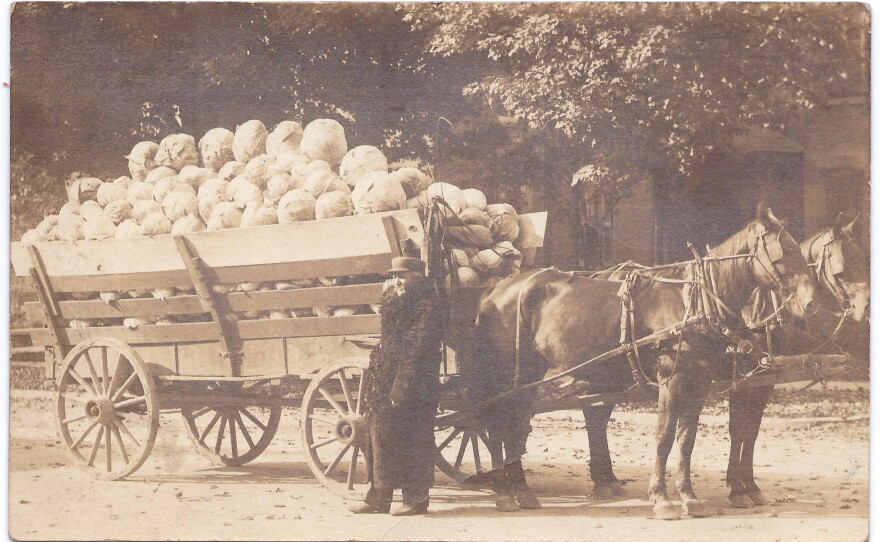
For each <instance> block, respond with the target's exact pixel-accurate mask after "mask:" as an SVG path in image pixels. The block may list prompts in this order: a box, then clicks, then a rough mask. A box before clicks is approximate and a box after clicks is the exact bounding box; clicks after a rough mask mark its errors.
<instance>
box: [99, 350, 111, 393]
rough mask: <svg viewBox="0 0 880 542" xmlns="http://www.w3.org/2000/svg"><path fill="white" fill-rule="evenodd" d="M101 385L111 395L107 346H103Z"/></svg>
mask: <svg viewBox="0 0 880 542" xmlns="http://www.w3.org/2000/svg"><path fill="white" fill-rule="evenodd" d="M101 387H102V388H104V393H105V394H107V395H110V370H109V369H108V367H107V347H106V346H102V347H101Z"/></svg>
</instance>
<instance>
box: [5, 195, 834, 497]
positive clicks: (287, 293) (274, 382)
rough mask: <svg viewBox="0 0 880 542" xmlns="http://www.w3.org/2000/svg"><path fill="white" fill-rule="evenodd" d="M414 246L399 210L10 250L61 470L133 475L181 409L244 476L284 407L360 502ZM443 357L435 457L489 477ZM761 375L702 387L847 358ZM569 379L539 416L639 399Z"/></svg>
mask: <svg viewBox="0 0 880 542" xmlns="http://www.w3.org/2000/svg"><path fill="white" fill-rule="evenodd" d="M546 218H547V215H546V213H533V214H528V215H520V217H519V222H520V229H521V234H520V238H519V240H518V243H517V245H518V248H519V249H520V250H521V251H522V253H523V256H524V258H523V260H524V264H526V265H528V264H531V263H534V260H535V252H536V250H537V249H539V248H540V247H541V246H542V245H543V242H544V232H545V227H546ZM424 237H425V234H424V226H423V224H422V220H421V218H420V215H419V212H418V211H416V210H407V211H395V212H391V213H381V214H375V215H364V216H355V217H345V218H336V219H328V220H323V221H313V222H303V223H295V224H288V225H276V226H263V227H258V228H251V229H245V230H223V231H213V232H202V233H194V234H187V235H183V236H172V235H160V236H156V237H146V238H135V239H121V240H112V241H79V242H75V243H68V242H52V243H36V244H34V245H31V246H25V245H22V244H19V243H13V245H12V251H11V257H12V264H13V268H14V272H15V275H16V276H17V277H18V278H19V279H20V280H22V281H23V282H24V283H26V285H27V287H29V288H31V289H32V290H33V291H35V292H36V295H37V297H38V299H39V302H32V303H29V304H27V306H26V310H27V311H28V312H29V313H30V314H31V315H32V317H33V318H39V319H41V320H42V322H44V324H45V327H42V328H39V329H38V330H36V331H34V332H33V333H32V340H33V343H34V344H35V345H41V346H43V347H45V350H46V365H45V368H46V376H47V378H50V379H53V380H54V381H55V382H56V383H57V391H56V408H57V412H56V422H57V428H58V433H59V435H60V437H61V439H62V443H63V445H64V446H65V448H66V449H67V451H68V454H69V456H70V457H71V460H72V461H73V462H74V463H76V464H77V465H79V466H82V467H84V468H85V469H86V470H87V471H89V472H91V473H93V474H94V475H95V476H97V477H99V478H105V479H119V478H123V477H125V476H127V475H130V474H131V473H133V472H134V471H135V470H137V468H138V467H140V466H141V465H142V464H143V463H144V461H145V460H146V459H147V457H148V455H149V453H150V451H151V448H152V446H153V444H154V442H155V439H156V433H157V430H158V427H159V414H160V412H166V413H169V412H177V411H179V412H180V414H181V417H182V418H183V422H184V428H185V431H186V433H187V434H188V436H189V437H190V439H191V440H192V442H193V445H194V447H195V448H196V450H197V451H198V453H199V454H201V455H202V456H204V457H206V458H208V459H209V460H211V461H212V462H214V463H216V464H219V465H230V466H237V465H243V464H245V463H247V462H249V461H252V460H253V459H255V458H256V457H258V456H259V455H260V454H261V453H262V452H263V451H265V449H266V448H267V447H268V445H269V443H270V442H271V440H272V438H273V436H274V435H275V433H276V432H277V431H278V429H279V425H280V421H281V413H282V409H283V408H284V407H297V406H299V407H300V409H301V412H300V428H301V435H302V446H303V451H304V455H305V458H306V461H307V462H308V464H309V467H310V468H311V470H312V472H313V473H314V474H315V476H316V477H317V478H318V479H319V480H320V481H321V482H322V483H323V484H325V485H326V486H327V487H328V488H330V489H331V490H333V491H334V492H336V493H338V494H340V495H343V496H346V497H355V498H358V497H360V496H361V495H362V494H363V491H365V489H366V487H367V483H368V481H369V480H368V475H367V471H368V469H367V468H366V465H365V461H366V458H365V457H364V455H363V453H362V449H363V447H364V445H365V443H366V424H365V420H364V400H363V399H364V392H365V389H367V386H366V382H367V379H368V370H367V369H368V357H369V356H368V354H369V350H370V349H371V348H372V347H374V346H375V345H376V344H377V342H378V340H379V336H378V333H379V330H380V325H379V324H380V320H379V319H380V317H379V315H378V314H377V313H376V311H375V310H373V309H375V306H376V304H377V303H379V300H380V299H381V294H382V287H383V284H382V283H383V281H384V279H385V276H384V273H385V271H386V270H387V269H388V268H389V266H390V262H391V259H392V258H393V257H395V256H399V255H404V254H409V255H417V254H419V253H420V252H421V250H422V248H423V243H424ZM122 292H125V294H124V295H123V294H122ZM480 293H481V292H480V291H479V289H472V290H464V289H462V290H460V291H458V292H457V294H456V295H454V297H453V299H452V301H453V303H452V317H451V320H452V322H451V328H452V331H455V328H456V327H459V328H462V329H464V330H466V329H467V328H468V327H469V326H471V324H472V323H473V319H474V316H475V315H476V313H477V308H478V307H477V305H478V301H479V299H480ZM151 294H152V295H151ZM172 294H174V295H172ZM313 314H315V315H321V316H312V315H313ZM636 342H638V341H636ZM649 342H650V341H649ZM621 348H622V349H621V350H619V351H617V350H614V351H611V350H609V351H608V352H606V353H605V354H603V356H605V357H612V356H614V355H620V354H622V353H624V352H625V351H626V348H625V346H624V347H621ZM600 357H601V356H600ZM443 359H444V361H443V365H442V368H441V373H440V375H439V377H440V379H441V381H442V384H443V385H442V390H443V391H442V397H441V402H440V407H441V412H440V413H439V414H438V416H437V418H436V421H437V423H436V435H437V452H436V457H435V459H436V464H437V466H438V468H439V469H440V470H441V471H443V472H444V473H445V474H447V475H448V476H450V477H451V478H453V479H454V480H456V481H463V480H465V479H468V478H469V477H471V476H472V475H474V474H475V473H478V472H485V471H488V470H490V467H491V461H490V460H489V454H488V450H487V447H488V445H489V439H488V437H487V434H486V431H485V429H484V428H483V427H481V426H480V422H479V421H478V417H476V416H473V415H472V414H473V410H472V406H473V405H469V404H467V402H466V401H464V399H463V397H462V395H463V394H462V391H463V386H461V385H460V380H461V375H460V372H459V367H458V366H457V364H456V359H455V352H454V348H450V347H447V348H445V355H444V358H443ZM769 361H771V362H772V364H773V365H774V366H775V367H776V369H773V368H771V367H770V366H769V365H768V366H765V367H763V368H762V370H761V371H759V372H760V373H762V374H761V375H757V374H755V375H750V376H749V378H747V379H745V380H744V381H742V382H737V380H740V378H738V377H735V379H734V380H732V381H716V382H715V383H714V389H716V390H718V391H720V390H725V389H727V388H729V387H731V386H732V385H734V384H738V385H740V386H750V385H753V386H761V385H763V386H767V385H770V384H773V383H778V382H782V381H792V380H801V379H805V378H809V379H812V378H815V377H816V376H817V373H816V368H817V367H825V370H826V371H827V370H829V369H828V368H829V367H831V368H832V369H831V370H833V371H841V370H844V369H841V366H843V365H845V364H846V362H847V361H848V360H847V358H846V356H842V355H832V356H824V357H817V356H816V355H813V356H811V357H809V358H806V357H804V356H788V357H780V356H776V357H774V359H773V360H769ZM581 365H583V364H581ZM579 367H580V366H578V368H579ZM568 372H572V371H568ZM568 372H565V374H554V373H552V372H551V374H550V375H549V376H548V377H546V378H544V380H543V381H542V383H541V384H540V385H541V386H542V391H541V393H540V394H539V396H540V398H541V400H540V401H539V402H538V403H537V404H536V405H535V407H534V408H535V409H536V410H537V411H548V410H555V409H560V408H574V407H577V408H584V407H589V406H590V405H612V404H614V403H618V402H625V401H628V400H631V399H632V398H633V397H634V396H639V397H643V396H642V395H641V394H642V392H641V391H639V390H638V389H631V390H629V391H616V392H604V393H595V392H591V391H589V390H588V389H587V388H585V387H583V386H582V384H583V383H582V382H578V381H575V380H573V379H572V378H569V377H568V376H567V373H568ZM609 412H610V411H609Z"/></svg>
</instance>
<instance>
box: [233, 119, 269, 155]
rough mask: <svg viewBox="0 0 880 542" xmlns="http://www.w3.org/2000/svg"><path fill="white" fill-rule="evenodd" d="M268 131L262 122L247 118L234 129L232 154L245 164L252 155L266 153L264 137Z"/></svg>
mask: <svg viewBox="0 0 880 542" xmlns="http://www.w3.org/2000/svg"><path fill="white" fill-rule="evenodd" d="M268 136H269V132H268V131H267V130H266V127H265V126H264V125H263V123H262V122H260V121H258V120H249V121H247V122H245V123H244V124H242V125H241V126H238V127H237V128H236V129H235V136H234V137H233V139H232V154H233V155H234V156H235V159H236V160H238V161H239V162H242V163H245V164H247V163H248V162H250V161H251V160H252V159H253V158H254V157H256V156H259V155H261V154H266V138H267V137H268Z"/></svg>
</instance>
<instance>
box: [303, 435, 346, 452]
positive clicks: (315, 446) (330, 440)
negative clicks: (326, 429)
mask: <svg viewBox="0 0 880 542" xmlns="http://www.w3.org/2000/svg"><path fill="white" fill-rule="evenodd" d="M338 440H339V439H338V438H336V437H330V438H328V439H327V440H322V441H320V442H315V443H314V444H312V445H311V446H309V448H311V449H312V450H317V449H318V448H320V447H322V446H327V445H328V444H330V443H333V442H337V441H338Z"/></svg>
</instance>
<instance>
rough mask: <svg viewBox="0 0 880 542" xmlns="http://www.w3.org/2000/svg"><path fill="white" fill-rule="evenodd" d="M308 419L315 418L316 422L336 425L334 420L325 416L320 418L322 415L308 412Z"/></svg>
mask: <svg viewBox="0 0 880 542" xmlns="http://www.w3.org/2000/svg"><path fill="white" fill-rule="evenodd" d="M309 419H310V420H315V421H316V422H319V423H323V424H325V425H330V426H335V425H336V423H335V422H331V421H330V420H328V419H327V418H322V417H320V416H315V415H314V414H309Z"/></svg>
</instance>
